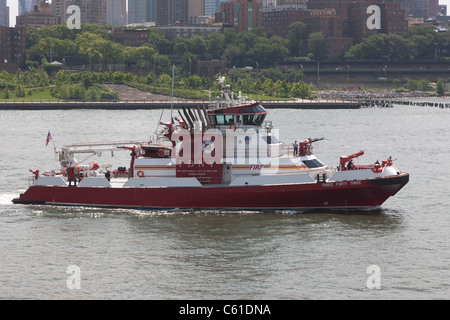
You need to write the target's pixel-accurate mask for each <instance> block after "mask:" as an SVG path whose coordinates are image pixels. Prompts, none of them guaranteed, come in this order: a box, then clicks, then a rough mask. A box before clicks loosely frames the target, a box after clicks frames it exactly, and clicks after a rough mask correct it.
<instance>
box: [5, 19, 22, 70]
mask: <svg viewBox="0 0 450 320" xmlns="http://www.w3.org/2000/svg"><path fill="white" fill-rule="evenodd" d="M25 49H26V29H25V28H23V27H16V28H9V27H0V71H2V70H6V71H8V72H11V73H15V72H16V71H17V70H18V69H19V67H20V66H21V65H22V64H23V62H24V61H25Z"/></svg>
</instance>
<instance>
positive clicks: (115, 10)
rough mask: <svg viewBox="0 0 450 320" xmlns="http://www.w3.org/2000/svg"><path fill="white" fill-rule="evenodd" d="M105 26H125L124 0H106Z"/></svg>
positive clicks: (125, 2) (125, 4) (125, 3)
mask: <svg viewBox="0 0 450 320" xmlns="http://www.w3.org/2000/svg"><path fill="white" fill-rule="evenodd" d="M106 24H110V25H112V26H123V25H126V24H127V1H126V0H106Z"/></svg>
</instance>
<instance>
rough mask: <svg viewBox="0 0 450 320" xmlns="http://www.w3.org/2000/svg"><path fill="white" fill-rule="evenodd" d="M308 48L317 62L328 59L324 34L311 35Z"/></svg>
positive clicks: (315, 33) (314, 33)
mask: <svg viewBox="0 0 450 320" xmlns="http://www.w3.org/2000/svg"><path fill="white" fill-rule="evenodd" d="M308 47H309V52H311V53H312V54H313V55H314V59H315V60H318V61H319V60H323V59H324V58H325V57H326V49H325V37H324V36H323V34H322V33H320V32H313V33H311V34H310V35H309V37H308Z"/></svg>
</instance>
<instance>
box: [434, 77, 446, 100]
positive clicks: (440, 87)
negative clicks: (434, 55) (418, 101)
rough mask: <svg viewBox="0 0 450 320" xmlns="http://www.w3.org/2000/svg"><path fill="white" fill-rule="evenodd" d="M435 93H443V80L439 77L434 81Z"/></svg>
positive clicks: (441, 94) (442, 94)
mask: <svg viewBox="0 0 450 320" xmlns="http://www.w3.org/2000/svg"><path fill="white" fill-rule="evenodd" d="M436 93H437V94H438V95H440V96H444V95H445V87H444V82H443V81H442V80H441V79H438V81H437V82H436Z"/></svg>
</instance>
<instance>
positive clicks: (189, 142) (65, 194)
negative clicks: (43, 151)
mask: <svg viewBox="0 0 450 320" xmlns="http://www.w3.org/2000/svg"><path fill="white" fill-rule="evenodd" d="M218 80H219V83H220V85H221V88H222V90H221V93H220V96H218V97H217V100H216V101H210V103H209V104H208V105H207V106H205V105H203V106H198V107H197V108H188V107H183V108H180V109H178V110H177V111H178V116H175V117H174V116H173V114H172V110H171V119H170V121H168V122H162V121H159V123H158V128H159V126H161V129H157V131H156V132H155V134H154V135H153V136H152V137H151V138H150V139H149V140H147V141H122V142H100V143H90V144H71V145H66V146H64V147H62V148H61V149H60V150H59V151H56V152H57V154H58V158H59V163H60V168H59V169H55V170H50V171H46V172H43V173H41V172H40V171H39V170H30V172H31V173H32V175H31V176H30V179H29V187H28V189H27V190H26V191H25V192H24V193H23V194H20V196H19V197H18V198H15V199H13V200H12V202H13V203H16V204H40V205H44V204H45V205H62V206H92V207H110V208H134V209H174V208H179V209H186V208H189V209H233V210H234V209H237V210H240V209H254V210H269V209H270V210H271V209H281V210H303V209H313V208H331V209H335V208H344V209H348V208H373V207H379V206H381V205H382V204H383V203H384V202H385V201H386V200H387V199H388V198H390V197H392V196H394V195H395V194H396V193H397V192H398V191H399V190H400V189H402V188H403V187H404V186H405V185H406V184H407V183H408V181H409V174H408V173H406V172H402V171H400V170H399V169H398V168H397V167H396V166H395V165H394V163H393V161H394V160H393V159H392V158H391V157H389V158H388V159H386V160H383V161H381V163H378V161H376V162H375V163H374V164H368V165H355V164H353V159H355V158H358V157H361V156H362V155H363V154H364V151H359V152H356V153H354V154H351V155H346V156H341V157H340V159H339V165H338V166H328V165H326V164H324V163H323V162H322V161H321V160H319V159H318V158H317V157H316V156H315V155H314V154H313V152H312V149H313V148H312V145H313V143H316V142H318V141H321V140H322V139H323V138H308V139H305V140H303V141H299V142H298V143H295V144H294V145H291V144H284V143H282V142H281V141H280V139H279V132H278V130H277V129H275V128H274V126H273V124H272V122H271V121H267V120H266V116H267V111H266V109H265V108H264V107H263V106H262V105H261V104H260V103H259V102H255V101H252V102H250V101H248V102H247V101H246V99H245V97H242V96H241V94H239V95H238V96H237V97H236V98H235V97H234V94H233V93H232V92H231V91H230V90H229V86H227V85H225V78H224V77H221V78H219V79H218ZM117 151H125V152H130V158H131V159H130V163H129V165H125V166H122V167H117V168H112V165H111V164H106V163H105V164H99V163H97V162H93V161H91V162H89V163H87V161H88V160H81V161H78V160H77V158H76V157H77V156H78V157H80V156H81V155H83V156H85V155H97V156H100V155H101V154H102V153H108V152H111V153H112V152H117ZM87 159H89V157H87Z"/></svg>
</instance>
